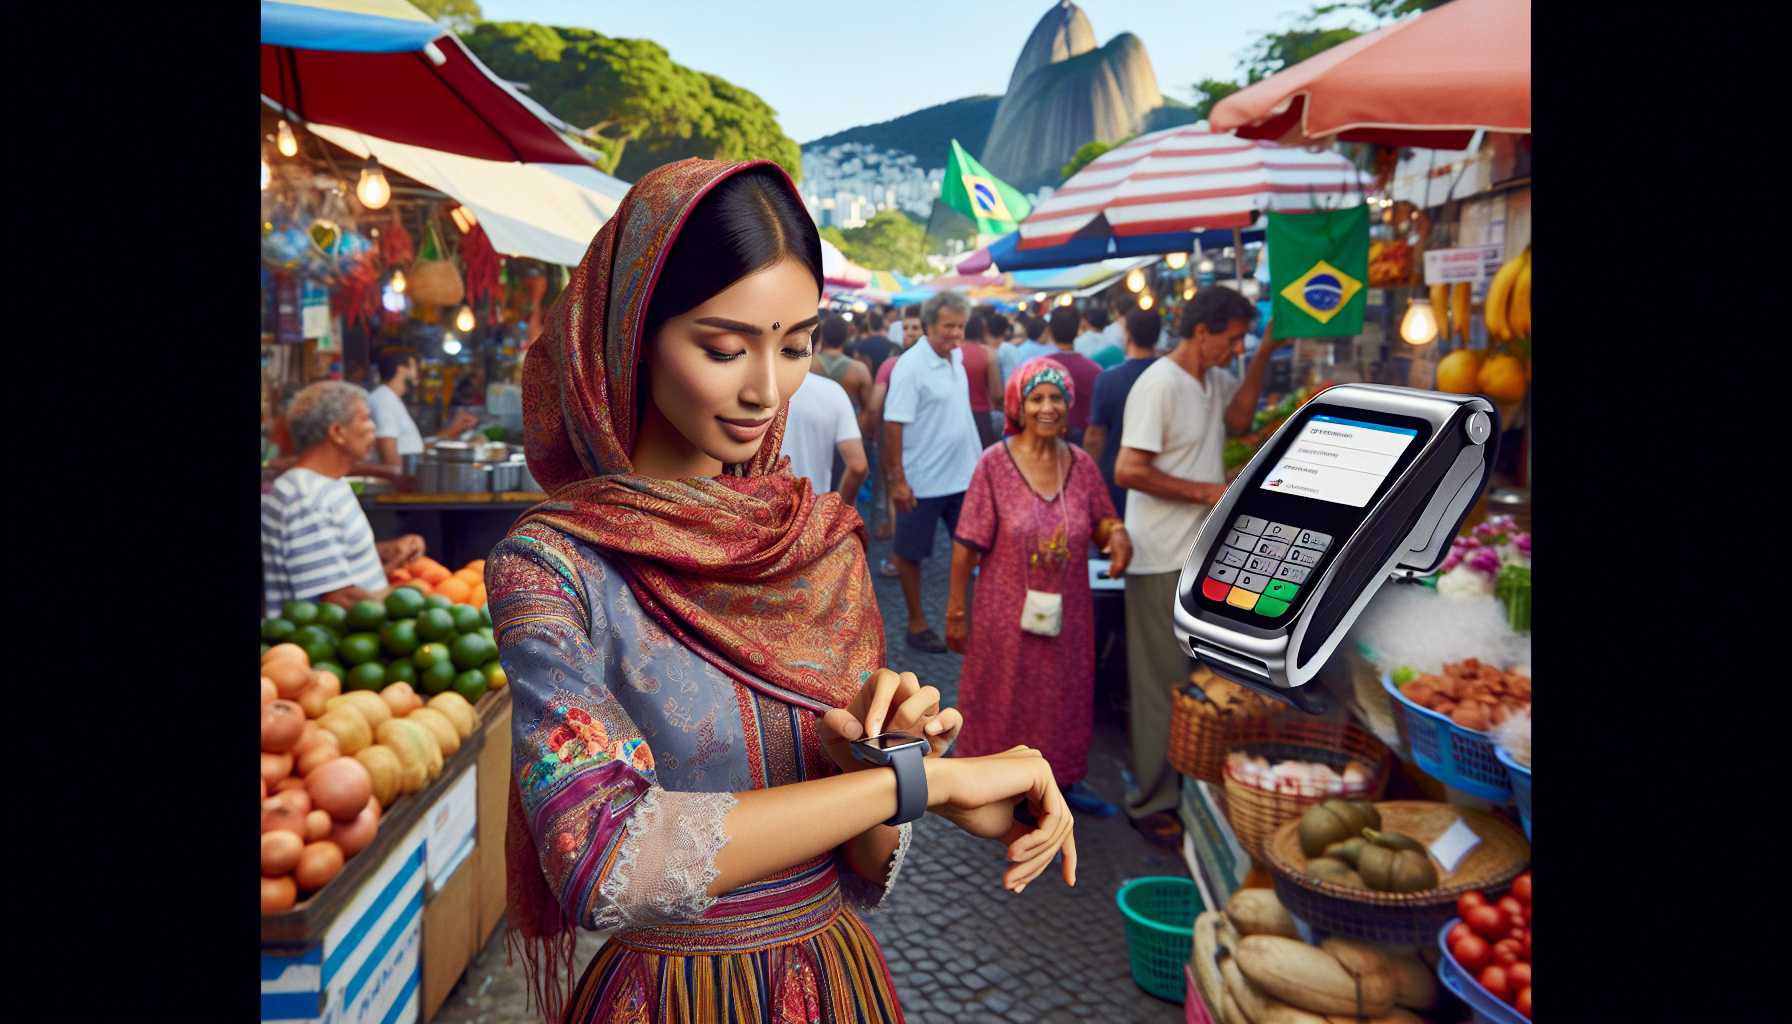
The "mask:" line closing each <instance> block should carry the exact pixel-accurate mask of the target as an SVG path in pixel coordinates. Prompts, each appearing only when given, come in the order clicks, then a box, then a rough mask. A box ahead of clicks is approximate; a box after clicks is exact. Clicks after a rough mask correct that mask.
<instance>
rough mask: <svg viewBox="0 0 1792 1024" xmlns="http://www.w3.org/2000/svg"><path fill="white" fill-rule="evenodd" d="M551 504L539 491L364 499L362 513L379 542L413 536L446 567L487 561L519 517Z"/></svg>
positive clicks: (382, 496) (366, 497)
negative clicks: (482, 560) (418, 537)
mask: <svg viewBox="0 0 1792 1024" xmlns="http://www.w3.org/2000/svg"><path fill="white" fill-rule="evenodd" d="M545 500H547V495H545V494H541V493H539V492H528V491H512V492H505V493H501V494H397V493H389V494H377V495H362V496H361V508H362V509H363V510H365V511H366V513H367V521H368V523H369V524H370V525H371V526H372V527H373V535H374V536H375V537H379V538H381V539H388V538H392V537H397V536H401V535H403V534H407V533H414V534H417V535H418V536H421V537H422V538H423V543H424V545H425V547H426V548H427V549H428V551H429V556H430V557H431V558H433V559H435V560H436V561H438V562H441V563H442V564H444V565H465V564H467V563H468V562H471V561H473V560H474V559H476V558H484V557H485V556H486V555H487V554H489V553H490V552H491V550H492V548H493V547H494V546H495V545H496V544H497V543H498V541H500V540H503V539H504V535H505V534H507V533H509V532H510V527H511V526H512V524H514V523H515V522H516V519H517V517H518V516H520V515H522V514H523V513H524V512H527V511H528V510H529V509H531V508H534V507H535V506H536V505H537V504H539V503H540V502H542V501H545Z"/></svg>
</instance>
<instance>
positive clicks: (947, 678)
mask: <svg viewBox="0 0 1792 1024" xmlns="http://www.w3.org/2000/svg"><path fill="white" fill-rule="evenodd" d="M889 549H890V542H889V541H887V540H886V541H873V542H872V546H871V565H872V571H873V574H874V575H875V574H876V569H877V565H878V563H879V561H880V560H881V559H882V558H883V557H885V556H886V555H888V553H889ZM934 550H935V555H934V557H933V558H931V559H929V560H928V561H927V562H926V563H924V565H923V573H922V593H923V600H922V607H923V609H924V610H925V611H926V613H927V615H928V619H929V623H930V624H931V625H932V626H933V627H934V629H935V630H936V631H937V632H940V633H941V634H942V635H943V633H944V623H945V607H946V582H947V576H948V569H949V566H950V557H949V553H948V546H947V542H946V536H945V533H944V532H943V530H942V532H941V533H940V534H939V536H938V538H937V539H936V541H935V546H934ZM877 598H878V604H879V605H880V606H881V607H882V609H883V613H884V624H885V629H886V632H887V633H888V640H889V652H890V657H889V660H890V663H891V666H892V667H893V668H896V669H898V670H903V671H910V672H914V673H915V674H916V675H917V676H919V677H920V679H921V681H922V682H924V683H930V684H932V685H935V686H938V687H939V688H940V690H941V691H942V692H943V693H944V694H945V695H946V697H947V700H948V702H952V701H955V700H956V695H957V690H958V671H959V662H960V658H959V656H958V655H956V654H952V653H944V654H928V653H925V652H922V651H918V650H915V649H914V648H912V647H909V646H908V645H907V644H906V643H904V642H903V636H902V634H903V631H904V630H905V629H906V628H907V624H906V622H907V613H906V611H905V610H904V608H905V606H904V604H903V599H902V587H901V584H900V583H899V582H898V581H897V580H895V579H893V578H891V579H886V578H883V577H881V576H878V577H877ZM1119 689H1121V690H1123V689H1124V685H1123V682H1122V685H1120V687H1119ZM1125 751H1126V738H1125V722H1124V719H1123V718H1122V717H1121V716H1120V715H1119V714H1118V713H1117V709H1116V708H1115V707H1114V706H1113V704H1112V702H1111V701H1109V700H1105V699H1099V698H1098V700H1097V714H1096V728H1095V736H1094V742H1093V743H1092V744H1091V748H1090V754H1089V760H1090V764H1089V768H1090V771H1089V780H1088V781H1089V784H1090V785H1091V786H1093V787H1094V788H1095V789H1096V790H1098V791H1099V792H1101V793H1102V794H1103V795H1104V796H1106V797H1107V798H1108V799H1109V800H1117V799H1119V797H1120V794H1121V792H1122V789H1123V787H1122V783H1121V779H1120V771H1121V766H1122V765H1123V764H1124V761H1125V756H1126V755H1125ZM1076 836H1077V851H1078V856H1079V864H1078V869H1077V886H1076V888H1075V889H1071V888H1069V887H1067V886H1065V885H1064V882H1063V880H1062V878H1061V877H1060V876H1059V875H1058V874H1057V869H1056V868H1055V867H1054V868H1053V869H1051V870H1049V871H1048V872H1047V873H1046V874H1044V875H1041V876H1040V877H1039V878H1038V879H1036V880H1035V881H1034V882H1033V884H1032V885H1030V886H1028V888H1027V891H1026V892H1025V893H1023V894H1021V895H1019V896H1016V895H1014V894H1012V893H1009V892H1007V891H1006V890H1004V889H1003V888H1002V886H1001V872H1002V869H1003V866H1004V860H1003V855H1002V849H1001V847H1000V846H999V845H998V844H996V843H994V842H989V841H985V840H979V839H975V838H973V837H971V836H969V835H966V834H965V833H963V832H960V831H959V830H958V829H956V828H954V827H953V826H952V825H951V824H950V823H948V822H946V821H944V820H942V819H939V818H935V817H931V816H929V817H925V818H923V819H922V820H921V821H920V822H918V823H917V824H916V831H915V837H914V843H913V845H912V847H911V848H910V850H909V855H908V859H907V861H906V863H905V866H904V868H903V872H902V877H901V879H900V880H899V882H898V883H897V890H896V892H895V893H894V894H892V896H891V901H890V904H889V906H888V907H887V908H886V909H884V910H881V911H877V912H874V913H871V914H868V915H866V923H867V924H868V925H869V926H870V928H871V930H872V932H873V933H874V934H875V935H876V936H877V938H878V941H879V943H880V944H881V945H882V946H883V950H884V955H885V957H886V958H887V960H888V962H889V965H890V972H891V974H892V976H893V977H894V978H895V980H896V990H897V995H898V997H899V998H900V1000H901V1002H902V1007H903V1012H904V1014H905V1015H906V1016H907V1018H908V1020H909V1021H911V1022H912V1024H952V1022H958V1021H965V1022H1004V1021H1013V1022H1034V1021H1041V1022H1053V1021H1104V1022H1122V1021H1123V1022H1135V1021H1136V1022H1147V1024H1155V1022H1161V1024H1175V1022H1179V1021H1181V1020H1183V1019H1184V1018H1183V1010H1182V1007H1181V1006H1177V1005H1172V1004H1170V1003H1166V1002H1163V1001H1162V1000H1159V999H1155V998H1153V997H1152V996H1149V995H1146V994H1145V992H1144V991H1142V990H1141V989H1140V988H1139V987H1138V986H1137V985H1136V984H1134V983H1133V980H1132V976H1131V974H1130V973H1129V972H1128V966H1127V955H1126V937H1125V934H1124V931H1123V928H1122V919H1121V915H1120V911H1119V909H1118V908H1117V907H1116V906H1115V904H1114V894H1115V892H1116V891H1117V890H1118V889H1119V888H1120V885H1121V883H1122V882H1124V881H1125V880H1127V879H1129V878H1136V877H1138V876H1141V875H1178V876H1182V875H1186V873H1187V871H1186V867H1185V866H1184V864H1183V861H1182V858H1181V857H1180V855H1178V854H1173V853H1170V852H1168V851H1163V850H1159V849H1157V848H1156V847H1153V846H1151V845H1149V844H1148V843H1146V842H1145V841H1144V840H1143V839H1141V838H1139V836H1138V834H1137V833H1135V832H1134V831H1133V830H1132V828H1131V827H1129V826H1128V825H1127V824H1126V818H1125V816H1124V815H1116V816H1115V817H1112V818H1106V819H1098V818H1092V817H1089V816H1086V815H1085V816H1080V817H1078V818H1077V825H1076ZM600 945H602V937H601V936H598V935H593V934H590V933H581V935H580V937H579V953H578V963H579V964H580V965H581V966H582V965H583V964H585V963H587V962H589V960H590V959H591V957H592V955H594V954H595V953H596V952H597V949H598V947H599V946H600ZM504 957H505V950H504V929H503V928H502V927H500V928H499V929H498V931H497V933H496V934H494V935H493V936H492V940H491V941H490V942H489V943H488V944H487V946H486V948H485V949H484V950H483V951H482V952H481V953H480V954H479V956H478V957H477V958H475V960H474V962H473V963H472V965H470V966H469V967H468V968H467V972H466V974H465V976H464V977H463V978H462V979H461V982H460V984H459V986H458V987H456V989H455V990H454V992H453V993H452V994H450V995H449V997H448V1000H447V1002H446V1003H445V1004H443V1007H442V1010H441V1012H440V1013H439V1014H438V1015H437V1017H436V1020H437V1021H440V1022H444V1024H513V1022H514V1024H522V1022H525V1021H531V1020H534V1019H536V1018H534V1017H532V1016H531V1015H530V1014H529V1013H528V1012H527V1011H525V1009H524V998H523V983H522V980H521V973H520V970H519V969H518V968H512V967H507V966H506V965H505V963H504Z"/></svg>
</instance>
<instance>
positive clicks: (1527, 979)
mask: <svg viewBox="0 0 1792 1024" xmlns="http://www.w3.org/2000/svg"><path fill="white" fill-rule="evenodd" d="M1506 977H1508V978H1510V979H1512V987H1513V988H1517V989H1525V988H1530V987H1531V965H1530V964H1527V963H1525V962H1523V961H1519V962H1518V963H1515V964H1513V965H1512V966H1511V967H1508V968H1506Z"/></svg>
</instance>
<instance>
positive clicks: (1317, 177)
mask: <svg viewBox="0 0 1792 1024" xmlns="http://www.w3.org/2000/svg"><path fill="white" fill-rule="evenodd" d="M1369 181H1370V179H1369V177H1368V176H1367V175H1364V174H1362V173H1361V172H1360V171H1358V170H1357V169H1356V168H1355V167H1354V166H1352V165H1351V163H1350V161H1348V160H1346V159H1344V158H1343V157H1342V156H1339V155H1338V154H1336V153H1314V152H1311V151H1309V150H1305V149H1295V148H1290V147H1286V146H1278V145H1276V144H1274V143H1269V142H1257V141H1252V140H1249V139H1241V138H1238V137H1237V136H1235V135H1220V134H1216V133H1214V132H1211V131H1208V130H1207V129H1205V128H1197V127H1193V126H1190V127H1184V128H1168V129H1165V130H1164V131H1160V132H1152V133H1151V134H1149V135H1141V136H1139V137H1138V138H1136V139H1134V140H1132V141H1131V142H1128V143H1126V144H1125V145H1123V146H1117V147H1115V148H1113V149H1110V150H1108V151H1107V152H1106V153H1103V154H1102V155H1101V156H1099V157H1097V158H1096V159H1095V160H1093V161H1091V162H1090V164H1089V166H1087V167H1085V168H1083V169H1082V170H1080V171H1078V172H1077V173H1076V175H1075V176H1073V177H1072V178H1071V179H1070V180H1069V181H1067V182H1065V183H1064V187H1063V188H1060V189H1059V190H1058V191H1057V192H1055V193H1053V194H1052V195H1051V197H1050V198H1048V199H1046V200H1045V201H1043V202H1041V203H1040V204H1039V205H1037V206H1035V207H1033V212H1032V214H1031V215H1029V216H1028V217H1027V219H1026V220H1025V221H1023V222H1022V223H1021V226H1020V249H1021V251H1022V252H1025V251H1027V250H1029V249H1043V248H1047V247H1049V246H1055V245H1062V244H1064V243H1065V242H1068V241H1070V240H1071V239H1072V238H1084V237H1104V236H1107V235H1116V236H1120V237H1123V238H1124V237H1131V236H1136V235H1155V234H1164V233H1167V232H1175V231H1199V230H1207V229H1211V228H1243V227H1247V226H1249V225H1250V224H1251V223H1252V222H1254V221H1255V220H1256V219H1257V217H1258V215H1259V214H1261V213H1263V212H1264V211H1267V210H1277V211H1280V212H1282V213H1304V212H1309V211H1313V210H1330V209H1336V208H1338V207H1340V206H1354V205H1356V204H1358V203H1360V202H1362V195H1363V191H1364V189H1366V188H1367V187H1368V185H1369Z"/></svg>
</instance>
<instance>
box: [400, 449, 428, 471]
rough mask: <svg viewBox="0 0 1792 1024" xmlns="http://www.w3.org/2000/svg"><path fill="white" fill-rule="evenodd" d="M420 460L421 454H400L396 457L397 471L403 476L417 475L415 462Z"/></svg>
mask: <svg viewBox="0 0 1792 1024" xmlns="http://www.w3.org/2000/svg"><path fill="white" fill-rule="evenodd" d="M422 460H423V457H422V456H421V455H416V454H412V455H400V456H399V457H398V471H399V473H400V474H402V475H404V476H416V475H417V464H418V463H419V462H421V461H422Z"/></svg>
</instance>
